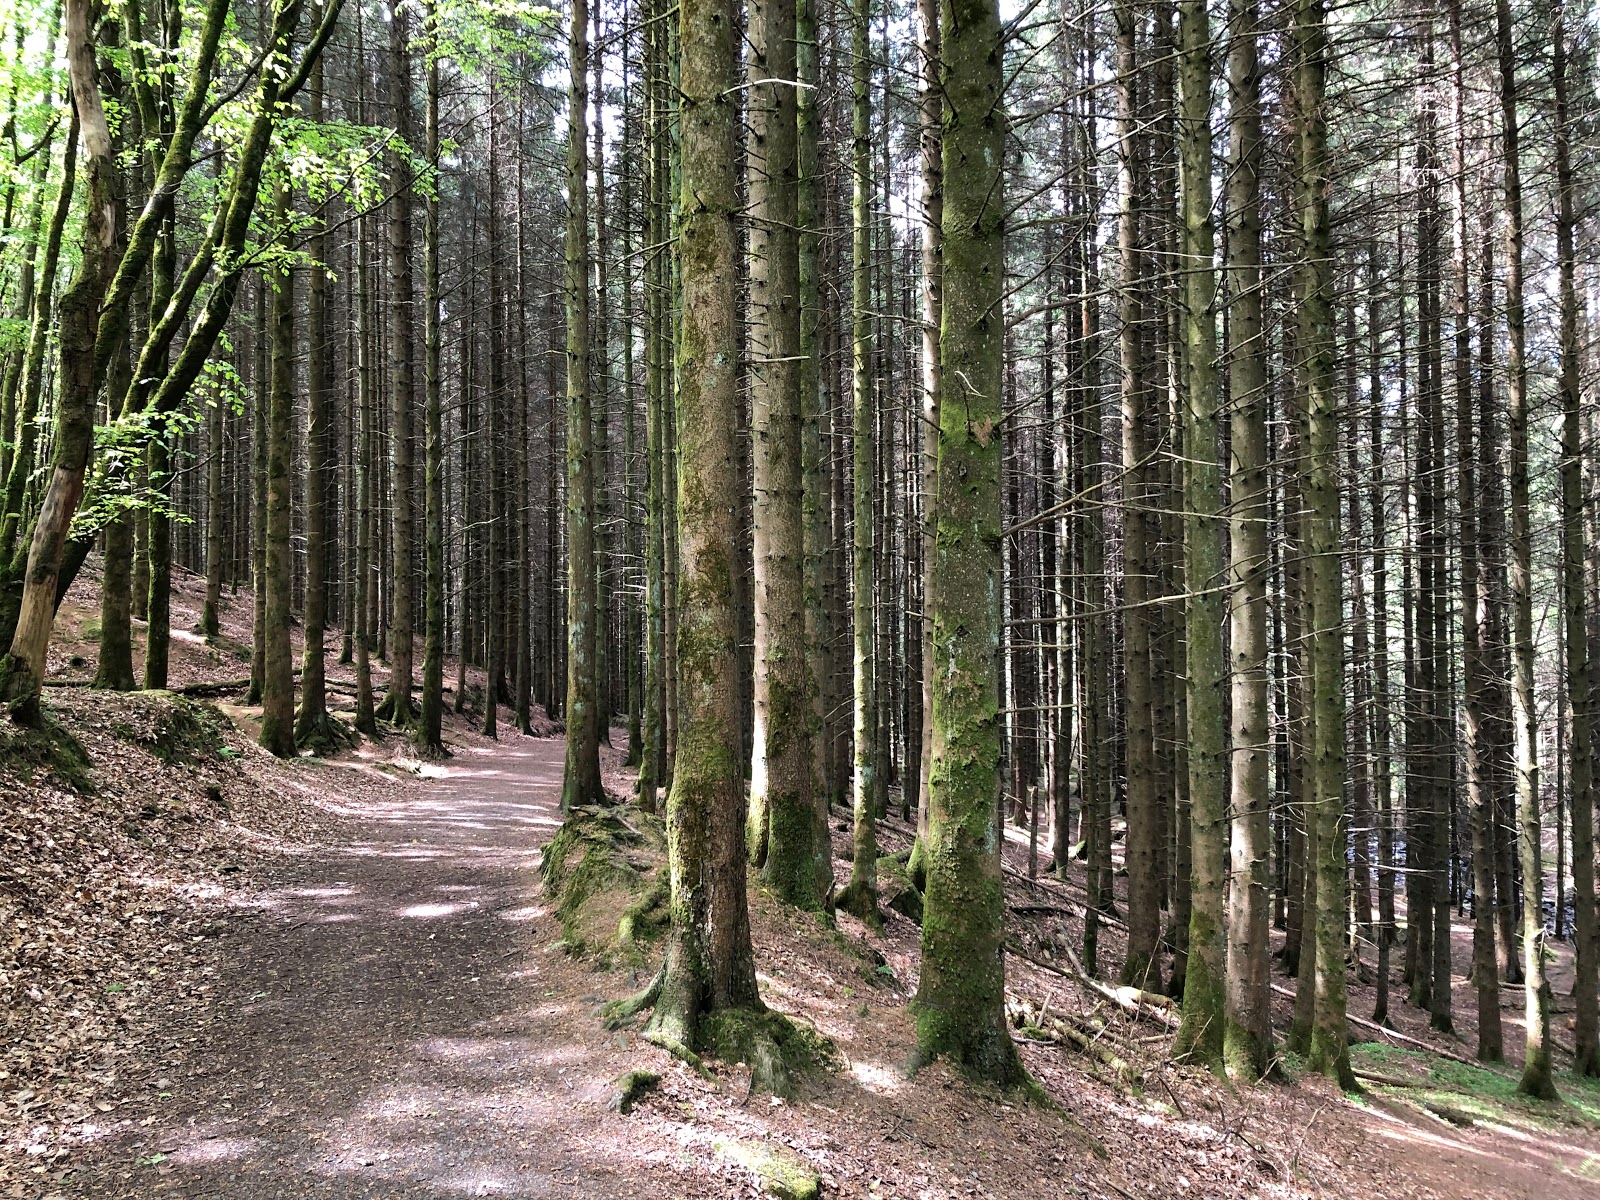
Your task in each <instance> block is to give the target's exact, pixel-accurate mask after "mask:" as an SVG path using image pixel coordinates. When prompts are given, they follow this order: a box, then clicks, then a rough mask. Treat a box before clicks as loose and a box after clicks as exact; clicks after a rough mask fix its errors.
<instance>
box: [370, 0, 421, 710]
mask: <svg viewBox="0 0 1600 1200" xmlns="http://www.w3.org/2000/svg"><path fill="white" fill-rule="evenodd" d="M406 11H407V10H406V9H404V8H402V9H399V10H398V11H397V12H396V13H395V14H394V19H393V20H391V21H390V22H389V106H390V111H391V119H392V120H393V122H394V131H395V137H396V141H397V143H398V144H399V145H401V146H407V145H409V144H410V143H411V136H412V135H411V123H412V122H411V53H410V47H409V45H408V43H407V37H408V32H409V21H408V19H407V18H406V16H405V14H406ZM391 162H392V164H393V170H394V173H395V176H396V177H397V178H398V179H399V183H398V185H397V188H396V191H395V194H394V195H393V196H392V197H391V198H390V200H389V297H388V301H389V412H390V419H389V506H390V520H389V540H390V554H391V556H392V562H393V570H392V571H391V572H390V573H389V575H388V579H389V581H390V583H389V598H390V618H389V641H390V647H389V690H388V692H387V693H386V694H385V696H384V698H383V704H382V706H381V707H380V708H379V710H378V715H379V717H381V718H382V719H383V720H386V721H388V722H390V723H391V724H393V725H396V726H398V727H399V728H401V729H409V728H410V726H411V724H412V722H413V721H414V720H415V718H416V714H415V712H414V710H413V707H412V697H411V687H412V653H413V646H412V635H413V632H414V630H413V625H414V617H413V614H412V609H413V592H412V568H411V563H412V545H411V539H412V525H413V524H414V523H415V510H416V498H415V497H414V496H413V495H412V482H411V480H412V473H413V472H412V464H413V456H414V452H415V451H414V447H413V446H412V432H411V430H412V412H411V410H412V406H413V401H412V393H413V391H414V390H415V382H416V379H415V376H416V368H415V364H414V363H413V362H412V360H411V355H412V351H413V348H414V347H413V337H412V321H411V318H412V312H411V308H412V275H411V185H412V180H411V178H410V171H411V167H410V164H409V163H408V162H407V161H406V160H405V158H404V157H403V156H402V154H401V153H396V154H395V155H393V156H392V158H391Z"/></svg>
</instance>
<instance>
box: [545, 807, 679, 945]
mask: <svg viewBox="0 0 1600 1200" xmlns="http://www.w3.org/2000/svg"><path fill="white" fill-rule="evenodd" d="M666 847H667V837H666V825H665V823H664V822H663V821H662V820H661V818H660V817H654V816H650V815H648V814H645V813H641V812H639V811H637V810H635V809H627V810H622V809H613V808H575V809H573V810H572V812H570V813H568V814H567V817H566V819H565V820H564V821H563V822H562V824H561V828H560V830H558V831H557V833H556V836H555V837H554V838H552V839H551V841H550V843H549V845H547V846H546V847H545V848H544V856H543V858H542V860H541V862H540V868H539V869H540V872H541V874H542V875H543V877H544V884H545V894H546V895H548V896H549V897H551V899H552V900H554V901H555V905H556V915H557V916H558V917H559V918H560V919H561V933H562V937H563V939H564V941H565V943H566V948H567V950H568V951H569V952H571V953H581V954H593V955H594V956H595V957H596V958H597V959H598V960H599V961H600V963H601V965H603V966H609V965H612V963H613V962H614V961H615V962H617V963H620V964H626V965H630V966H638V965H641V964H642V963H643V961H644V957H645V954H644V949H645V947H646V946H648V945H649V944H650V943H652V942H654V941H655V940H656V939H657V938H659V937H660V935H661V933H662V932H663V931H664V930H665V929H666V927H667V899H668V896H667V892H668V888H667V872H666V867H665V862H666Z"/></svg>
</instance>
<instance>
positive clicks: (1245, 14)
mask: <svg viewBox="0 0 1600 1200" xmlns="http://www.w3.org/2000/svg"><path fill="white" fill-rule="evenodd" d="M1259 20H1260V6H1259V4H1258V3H1257V2H1256V0H1231V3H1230V4H1229V6H1228V125H1229V153H1228V221H1229V224H1228V244H1227V253H1228V263H1227V266H1228V277H1229V291H1230V295H1229V299H1230V307H1229V310H1228V334H1229V340H1230V342H1231V345H1230V347H1229V350H1230V358H1229V360H1228V371H1229V380H1228V391H1229V395H1230V398H1231V401H1232V416H1231V421H1230V426H1231V434H1232V436H1231V439H1230V442H1229V446H1230V452H1231V456H1232V457H1231V461H1230V463H1229V472H1228V480H1229V496H1230V500H1231V514H1232V515H1231V521H1230V527H1229V531H1230V542H1231V560H1230V564H1229V575H1228V582H1229V585H1230V589H1231V596H1230V602H1229V609H1228V622H1229V635H1230V649H1231V653H1232V668H1233V670H1232V675H1231V680H1232V689H1233V695H1232V701H1233V713H1232V733H1233V743H1232V753H1233V771H1232V789H1231V794H1230V800H1229V803H1230V807H1231V809H1232V828H1231V830H1230V835H1229V846H1228V855H1229V875H1230V886H1231V889H1232V897H1231V899H1232V902H1231V904H1230V905H1229V907H1228V934H1227V961H1226V968H1225V992H1226V1002H1225V1006H1224V1025H1223V1053H1224V1056H1225V1059H1226V1062H1227V1065H1228V1068H1229V1070H1230V1071H1232V1072H1233V1073H1234V1074H1235V1075H1238V1076H1242V1077H1244V1078H1247V1079H1248V1078H1259V1077H1260V1076H1261V1075H1262V1074H1264V1073H1265V1072H1266V1070H1267V1067H1268V1064H1269V1063H1270V1062H1271V1059H1272V992H1271V976H1270V973H1269V972H1270V959H1269V956H1270V953H1271V946H1270V944H1269V938H1268V929H1267V920H1268V908H1269V905H1270V902H1271V884H1272V876H1271V870H1270V854H1269V850H1270V845H1271V829H1270V825H1269V820H1270V812H1271V803H1272V795H1271V792H1270V790H1269V788H1270V782H1269V779H1268V771H1267V765H1268V753H1269V749H1270V738H1271V727H1270V725H1269V723H1268V716H1267V570H1268V562H1269V560H1268V555H1267V527H1268V526H1267V521H1268V517H1269V507H1268V504H1269V495H1268V490H1267V477H1266V467H1267V359H1266V352H1265V348H1264V346H1263V345H1262V340H1261V333H1262V322H1261V307H1262V305H1261V155H1262V134H1261V64H1260V57H1259V55H1258V54H1257V51H1256V27H1257V23H1258V21H1259ZM1191 982H1192V977H1191Z"/></svg>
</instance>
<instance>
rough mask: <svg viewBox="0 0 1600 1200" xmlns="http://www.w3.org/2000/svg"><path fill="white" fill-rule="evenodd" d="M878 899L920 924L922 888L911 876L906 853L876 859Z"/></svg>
mask: <svg viewBox="0 0 1600 1200" xmlns="http://www.w3.org/2000/svg"><path fill="white" fill-rule="evenodd" d="M878 899H879V900H880V901H881V902H882V903H883V904H884V905H885V906H887V907H888V908H891V909H893V910H894V911H895V912H897V913H899V914H900V915H901V916H902V917H905V918H907V919H908V920H911V921H915V922H916V923H917V924H918V925H921V924H922V889H920V888H919V887H917V885H916V882H915V880H914V879H913V877H912V870H911V867H910V865H909V863H908V862H907V855H904V854H891V855H886V856H884V857H883V858H880V859H879V860H878Z"/></svg>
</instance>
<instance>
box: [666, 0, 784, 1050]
mask: <svg viewBox="0 0 1600 1200" xmlns="http://www.w3.org/2000/svg"><path fill="white" fill-rule="evenodd" d="M735 24H736V11H735V6H734V4H733V3H732V2H731V0H682V3H680V4H679V6H678V29H679V47H680V53H679V78H678V95H679V106H680V121H681V136H682V149H681V180H680V183H679V189H678V231H679V236H678V247H679V255H680V264H681V266H680V270H681V287H682V308H681V314H682V315H681V319H680V324H679V336H678V339H677V363H676V372H675V373H676V376H677V387H678V392H677V432H678V439H677V444H678V469H677V516H678V537H677V541H678V548H679V575H678V580H677V584H678V587H677V593H678V594H677V602H678V606H679V607H678V624H677V642H678V645H677V670H678V725H677V758H676V761H675V762H674V764H673V767H672V788H671V792H670V794H669V797H668V801H667V831H668V843H667V845H668V850H667V853H668V863H669V867H670V872H671V880H672V899H671V917H672V927H671V932H670V934H669V937H668V944H667V960H666V966H665V968H664V971H663V975H662V980H661V987H660V994H659V997H658V1000H657V1005H656V1010H655V1012H654V1014H653V1016H652V1018H651V1021H650V1029H651V1031H652V1032H653V1034H655V1035H656V1036H658V1037H661V1038H664V1039H667V1040H670V1041H673V1042H676V1043H678V1044H679V1045H683V1046H690V1047H692V1046H694V1045H696V1044H699V1043H700V1041H701V1039H702V1037H703V1036H704V1034H705V1033H706V1032H708V1028H707V1025H708V1023H707V1018H708V1017H711V1016H712V1015H713V1014H717V1013H721V1012H725V1011H728V1010H735V1009H752V1010H759V1009H760V1008H761V1000H760V996H759V993H758V991H757V989H756V975H755V954H754V951H753V950H752V948H751V944H750V918H749V911H748V908H747V901H746V896H745V847H744V828H745V807H746V806H745V793H744V765H743V763H742V762H741V761H740V756H739V753H738V747H739V745H740V732H739V731H740V694H739V693H740V688H739V654H738V646H737V644H736V641H737V639H736V636H735V630H736V629H737V628H738V621H737V614H736V613H735V612H734V580H733V573H734V570H735V563H736V561H737V545H736V542H737V538H738V532H739V531H738V524H739V521H738V504H737V500H738V489H739V486H740V483H739V476H738V474H737V472H736V471H735V469H734V467H735V464H736V463H737V461H738V448H737V446H736V444H735V439H736V437H737V434H736V428H737V424H738V422H737V419H736V418H737V413H738V393H737V371H738V329H737V323H738V321H739V319H740V314H739V312H738V299H737V297H738V287H737V285H736V281H737V279H738V273H739V264H738V254H739V248H738V237H737V222H738V219H739V214H740V211H741V207H742V205H741V197H740V194H739V181H738V168H737V161H738V153H737V136H738V107H737V98H736V94H735V87H736V85H737V83H738V56H737V54H736V52H735V49H734V47H735V37H736V30H735Z"/></svg>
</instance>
